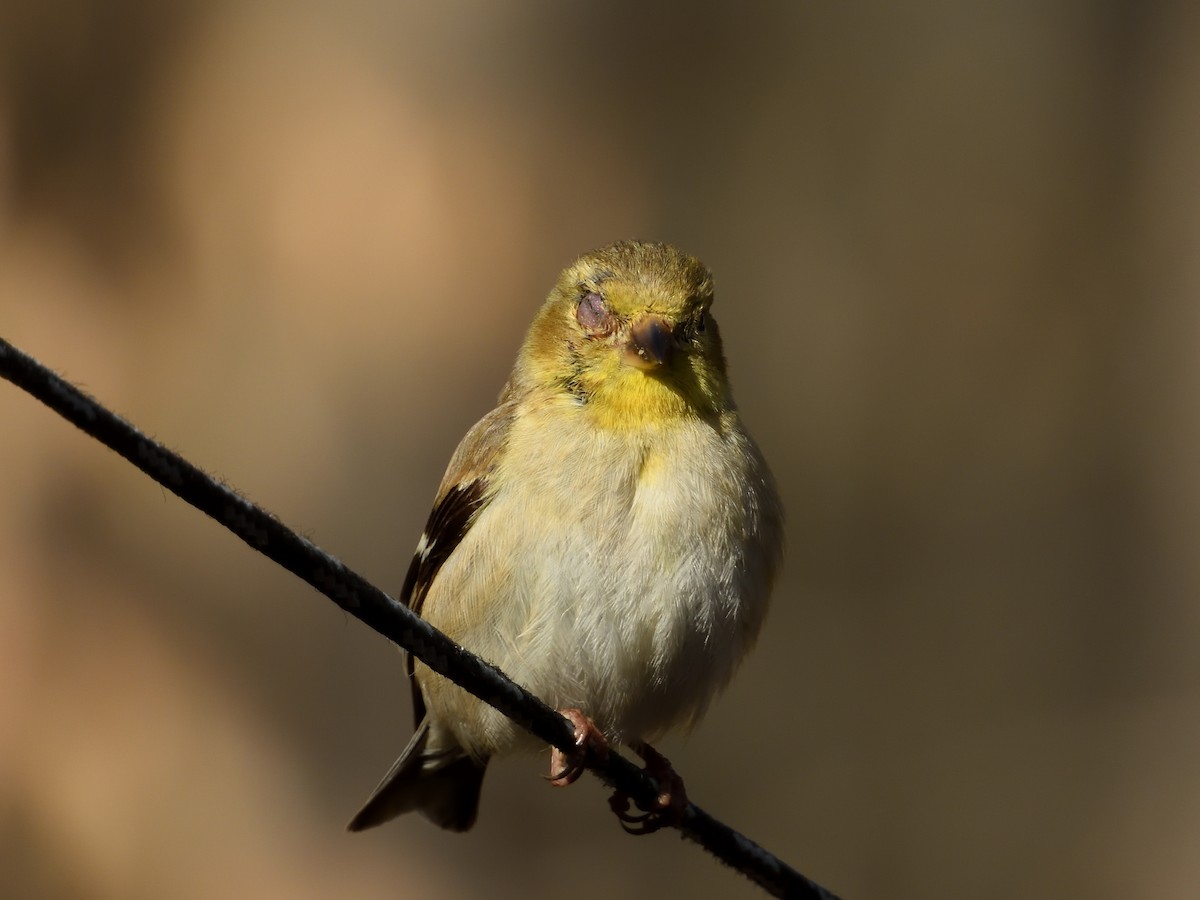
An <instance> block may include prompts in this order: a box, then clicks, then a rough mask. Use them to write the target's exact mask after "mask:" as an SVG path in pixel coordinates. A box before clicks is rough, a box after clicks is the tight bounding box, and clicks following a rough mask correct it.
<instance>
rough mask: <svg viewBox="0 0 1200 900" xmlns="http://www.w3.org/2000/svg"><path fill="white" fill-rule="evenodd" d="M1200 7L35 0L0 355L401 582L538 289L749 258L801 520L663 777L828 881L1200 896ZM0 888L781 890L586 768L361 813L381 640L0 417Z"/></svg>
mask: <svg viewBox="0 0 1200 900" xmlns="http://www.w3.org/2000/svg"><path fill="white" fill-rule="evenodd" d="M1198 39H1200V7H1198V6H1197V5H1196V4H1192V3H1186V2H1171V0H1158V2H1142V3H1134V2H1107V3H1092V4H1086V3H1075V2H1066V0H1052V2H1037V3H1016V4H1012V3H1009V4H967V5H959V4H945V3H937V2H931V0H918V2H915V3H908V4H902V5H897V4H891V3H884V2H869V3H863V4H845V3H805V4H799V3H795V4H792V3H746V4H737V5H734V4H728V5H725V4H715V3H714V4H691V5H689V6H688V7H687V8H686V11H684V10H682V9H670V8H667V7H665V6H663V7H648V6H645V5H643V4H640V3H634V2H628V0H626V2H606V3H599V2H580V3H570V4H563V3H554V2H549V0H543V2H519V3H506V4H493V3H487V2H483V0H474V2H472V0H459V2H452V3H445V4H426V3H404V2H395V0H393V2H387V3H384V2H379V0H348V2H347V0H339V2H337V3H334V2H330V0H304V2H291V3H281V2H273V0H247V2H238V3H232V2H201V0H177V2H173V3H168V4H163V3H156V2H152V0H71V2H67V0H50V2H32V0H7V2H5V3H4V4H3V5H2V6H0V335H3V337H4V338H6V339H8V340H10V341H12V342H13V343H15V344H16V345H17V346H19V347H21V348H23V349H24V350H26V351H27V352H30V353H32V354H34V355H35V356H37V357H39V358H40V359H41V360H42V361H44V362H45V363H46V364H48V365H50V366H51V367H53V368H55V369H57V370H59V371H60V372H62V373H63V374H65V375H66V376H67V377H68V378H70V379H72V380H74V381H75V382H77V383H79V384H81V385H82V386H83V387H84V388H85V389H86V390H88V391H90V392H91V393H93V394H94V395H95V396H97V397H98V398H99V399H101V400H102V401H104V402H106V403H107V404H108V405H109V406H111V407H112V408H114V409H116V410H117V411H119V412H121V413H123V414H124V415H126V416H127V417H129V418H130V419H132V421H133V422H135V423H136V424H137V425H138V426H139V427H141V428H142V429H143V430H145V431H147V432H148V433H150V434H152V435H154V436H156V437H158V438H159V439H161V440H163V441H164V442H166V443H167V444H168V445H170V446H172V447H174V448H176V449H177V450H179V451H181V452H182V453H183V454H184V455H185V456H187V457H188V458H189V459H191V460H193V461H194V462H196V463H197V464H198V465H200V466H202V467H204V468H206V469H208V470H209V471H212V472H214V473H216V474H219V475H220V476H221V477H222V478H224V479H226V480H227V481H228V482H229V483H230V484H232V485H233V486H235V487H237V488H239V489H241V490H243V491H244V492H246V493H247V494H248V495H249V496H250V497H251V498H253V499H254V500H256V501H257V502H260V503H262V504H264V505H265V506H266V507H267V508H269V509H271V510H273V511H274V512H276V513H277V514H278V515H280V516H281V517H282V518H283V519H284V521H286V522H288V523H289V524H291V525H292V526H294V527H297V528H298V529H300V530H301V531H302V532H303V533H305V534H307V535H308V536H310V537H312V538H313V539H314V540H316V541H317V542H318V543H319V544H321V545H322V546H324V547H325V548H327V549H329V550H330V551H331V552H333V553H334V554H336V555H338V556H339V557H340V558H341V559H343V560H344V561H345V562H347V563H348V564H349V565H351V566H352V567H355V568H357V569H358V570H359V571H361V572H362V573H364V574H365V575H367V576H368V577H369V578H371V579H372V580H374V581H375V582H376V583H378V584H379V585H381V586H383V587H384V588H385V589H387V590H389V591H390V592H393V593H394V592H396V591H397V590H398V589H399V586H400V583H401V581H402V579H403V575H404V571H405V568H406V566H407V564H408V561H409V558H410V555H411V552H412V548H413V547H414V546H415V542H416V539H417V536H418V535H419V533H420V530H421V527H422V525H423V523H424V519H425V516H426V513H427V511H428V506H429V503H430V501H431V499H432V497H433V492H434V489H435V487H436V484H437V482H438V480H439V478H440V477H441V474H442V470H443V467H444V466H445V463H446V461H447V460H448V458H449V455H450V453H451V451H452V450H453V448H454V446H455V445H456V443H457V441H458V439H459V438H460V437H461V436H462V434H463V433H464V432H465V431H466V429H467V428H468V427H469V426H470V425H471V424H472V423H473V422H474V421H475V420H476V419H477V418H478V417H479V416H480V415H482V414H483V413H484V412H485V411H487V410H488V409H489V408H490V407H491V404H492V402H493V400H494V398H495V395H496V393H497V392H498V390H499V388H500V386H501V385H502V383H503V381H504V379H505V377H506V375H507V372H508V369H509V366H510V365H511V363H512V360H513V358H514V356H515V354H516V350H517V346H518V343H519V341H520V339H521V336H522V335H523V333H524V330H525V327H526V326H527V324H528V322H529V321H530V319H531V318H532V315H533V312H534V310H535V309H536V308H537V306H538V304H539V303H540V301H541V299H542V298H543V297H544V295H545V293H546V292H547V291H548V290H549V287H550V285H551V284H552V283H553V281H554V279H555V277H556V275H557V273H558V271H559V270H560V269H561V268H562V267H563V266H564V265H566V264H567V263H569V262H570V261H571V260H572V259H573V258H574V257H575V256H576V255H578V254H579V253H581V252H582V251H584V250H587V249H590V248H592V247H595V246H598V245H601V244H604V243H607V242H609V241H611V240H613V239H616V238H622V237H640V238H646V239H658V240H667V241H671V242H674V243H677V244H679V245H681V246H682V247H684V248H685V249H687V250H688V251H690V252H692V253H694V254H696V255H698V256H700V257H701V258H702V259H703V260H705V261H706V262H707V263H708V265H709V266H710V267H711V268H712V269H713V271H714V273H715V275H716V279H717V306H716V311H717V314H718V318H719V319H720V321H721V323H722V326H723V332H724V335H725V339H726V345H727V350H728V354H729V358H730V364H731V370H732V373H733V377H734V380H735V387H736V389H737V395H738V398H739V401H740V404H741V407H742V409H743V412H744V415H745V418H746V420H747V421H748V423H749V424H750V426H751V428H752V429H753V431H754V432H755V434H756V435H757V437H758V439H759V441H760V443H761V444H762V446H763V448H764V451H765V452H766V455H767V457H768V459H769V460H770V461H771V462H772V464H773V466H774V468H775V471H776V473H777V476H778V478H779V481H780V483H781V485H782V489H783V491H784V495H785V500H786V503H787V507H788V511H789V544H788V562H787V569H786V575H785V577H784V580H783V582H782V583H781V584H780V585H779V587H778V589H777V591H776V594H775V599H774V608H773V611H772V615H771V618H770V621H769V623H768V628H767V630H766V632H765V634H764V636H763V638H762V640H761V641H760V644H759V646H758V648H757V650H756V652H755V653H754V654H753V655H752V656H751V657H750V658H749V660H748V661H747V663H746V664H745V666H744V667H743V669H742V671H741V673H740V675H739V677H738V678H737V679H736V680H735V682H734V684H733V685H732V687H731V688H730V690H729V691H728V693H727V694H726V695H725V697H724V698H723V699H722V700H721V701H720V702H719V703H718V704H717V705H716V706H715V707H714V708H713V710H712V712H711V713H710V715H709V716H708V719H707V720H706V721H705V722H704V723H703V724H702V725H701V727H700V728H698V729H697V730H696V731H695V732H694V733H693V734H692V735H691V736H690V737H686V738H684V737H676V738H673V739H669V740H667V741H666V742H664V743H663V745H662V749H663V750H664V751H665V752H667V753H668V754H669V755H670V756H671V757H672V758H673V760H674V761H675V763H676V766H677V768H678V769H679V770H680V772H681V773H683V774H684V776H685V778H686V780H687V784H688V787H689V791H690V793H691V796H692V798H693V799H694V800H695V801H696V802H698V803H699V804H701V805H702V806H704V807H705V808H707V809H708V810H710V811H711V812H713V813H714V814H716V815H717V816H719V817H720V818H722V819H724V820H725V821H727V822H729V823H730V824H732V825H734V826H735V827H737V828H740V829H742V830H744V831H745V832H746V833H747V834H748V835H750V836H752V837H753V838H755V839H756V840H758V841H760V842H761V843H762V844H764V845H765V846H766V847H768V848H770V849H771V850H773V851H775V852H776V853H778V854H779V855H781V856H782V857H784V858H785V859H787V860H788V861H789V862H791V863H792V864H793V865H795V866H796V867H797V868H799V869H801V870H802V871H803V872H805V873H806V874H807V875H809V876H810V877H812V878H815V879H817V880H818V881H820V882H822V883H824V884H826V885H828V886H829V887H831V888H833V889H835V890H837V891H839V892H840V893H842V894H843V895H844V896H845V897H846V898H847V900H852V898H867V897H880V898H883V897H886V898H895V900H905V898H962V897H972V898H982V900H987V898H1010V897H1013V896H1020V897H1029V898H1051V897H1055V898H1057V897H1069V896H1080V897H1083V896H1086V897H1089V898H1118V897H1120V898H1125V897H1129V896H1141V897H1190V896H1194V891H1195V886H1196V884H1197V883H1200V856H1198V855H1197V854H1196V852H1195V850H1196V844H1197V840H1198V839H1200V768H1198V766H1197V760H1200V715H1198V712H1200V603H1198V602H1197V589H1198V588H1200V554H1198V553H1197V552H1196V549H1197V544H1198V540H1200V467H1198V465H1197V463H1198V460H1200V415H1198V411H1197V396H1198V391H1200V354H1198V353H1197V349H1196V348H1197V340H1198V338H1200V303H1198V302H1197V296H1198V292H1200V166H1198V165H1197V160H1200V116H1198V115H1197V110H1198V109H1200V53H1197V52H1196V49H1197V46H1198ZM0 435H2V438H0V496H2V497H3V501H2V502H0V895H3V896H5V897H21V898H24V897H33V898H42V897H45V898H59V897H62V898H73V897H78V898H160V897H181V898H207V897H217V896H242V897H252V896H254V897H267V896H287V897H296V898H322V897H331V896H337V897H354V898H376V897H380V898H382V897H389V898H392V897H406V898H407V897H417V898H460V897H466V898H474V897H479V898H482V897H499V898H518V897H521V898H524V897H539V896H559V895H561V894H562V893H563V892H564V891H568V892H569V893H570V894H571V896H573V897H576V898H580V900H584V898H592V897H611V896H630V897H650V896H665V895H666V894H665V893H664V892H671V895H675V894H676V892H678V895H680V896H702V897H733V898H737V897H747V898H749V897H755V896H759V893H758V891H757V890H756V889H754V888H752V887H751V886H750V885H749V884H748V883H747V882H744V881H743V880H742V879H741V878H740V877H739V876H738V875H736V874H735V873H732V872H730V871H728V870H725V869H723V868H722V867H721V866H719V865H718V864H717V863H715V862H713V861H712V860H711V859H709V858H707V857H706V856H705V855H704V854H703V853H702V852H700V851H699V850H698V849H696V848H695V847H693V846H691V845H687V844H684V843H682V842H681V841H679V840H677V839H675V838H674V837H673V836H672V835H670V834H662V835H658V836H655V837H652V838H646V839H640V840H634V839H631V838H627V837H626V836H625V835H624V834H622V832H621V831H620V829H619V828H618V827H617V823H616V822H615V821H613V819H612V817H611V816H610V814H609V813H608V811H607V807H606V805H605V803H604V795H603V792H602V791H601V789H600V788H599V787H598V786H597V784H596V783H595V782H594V780H591V779H586V780H585V781H583V782H581V783H580V785H578V786H577V787H575V788H573V789H572V790H570V791H552V790H550V789H549V788H548V787H546V785H545V783H544V781H543V779H542V775H543V771H544V768H545V758H544V757H543V758H541V759H532V758H527V759H516V760H511V761H505V762H502V763H500V764H498V765H495V766H494V767H493V768H492V770H491V771H490V773H489V776H488V782H487V785H486V787H485V791H484V806H483V810H482V814H481V817H480V821H479V824H478V826H477V827H476V829H475V830H474V831H473V832H471V833H470V834H468V835H465V836H460V835H450V834H444V833H441V832H440V831H438V830H437V829H435V828H433V827H432V826H430V825H429V824H428V823H426V822H425V821H424V820H422V819H419V818H415V817H410V818H407V819H404V820H401V821H398V822H396V823H393V824H391V825H389V826H387V827H384V828H382V829H379V830H376V831H373V832H370V833H367V834H363V835H350V834H347V833H345V832H344V831H343V826H344V824H345V822H346V821H347V820H348V818H349V816H350V815H351V813H353V812H354V811H355V810H356V809H357V807H358V805H359V804H360V802H361V801H362V800H363V799H364V798H365V797H366V795H367V793H368V792H369V791H370V790H371V789H372V788H373V787H374V785H375V783H376V781H377V780H378V778H379V777H380V776H381V775H382V773H383V772H384V771H385V769H386V768H387V767H388V765H389V764H390V763H391V761H392V760H393V758H394V757H395V755H396V754H397V752H398V751H399V750H400V748H401V747H402V746H403V745H404V743H405V742H406V741H407V739H408V736H409V734H410V724H411V723H410V711H409V706H408V702H409V701H408V692H407V688H406V687H405V685H404V684H403V671H402V664H401V658H400V655H399V654H398V653H397V652H396V651H395V650H394V649H393V648H392V647H391V646H390V645H388V644H387V643H386V642H385V641H384V640H383V639H382V638H380V637H378V636H377V635H375V634H373V633H371V632H369V631H368V630H367V629H366V628H365V627H363V626H361V625H360V624H358V623H357V622H356V621H354V620H353V619H351V618H350V617H348V616H346V615H344V614H342V613H341V612H340V611H339V610H337V609H336V608H335V607H334V606H333V604H331V603H330V602H329V601H327V600H325V599H323V598H322V597H320V596H318V595H317V594H315V593H314V592H313V591H312V590H310V589H309V588H307V587H306V586H305V585H303V584H301V583H300V582H299V581H297V580H296V579H295V578H293V577H291V576H290V575H287V574H286V573H284V572H282V571H281V570H278V569H277V568H276V567H274V566H273V565H271V564H270V563H268V562H267V561H265V560H264V559H263V558H262V557H260V556H258V555H256V554H255V553H253V552H252V551H250V550H249V549H248V548H247V547H246V546H244V545H243V544H242V543H240V542H239V541H237V540H236V539H234V538H233V537H231V536H230V535H229V534H228V533H226V532H224V531H223V530H221V529H220V528H219V527H217V526H216V525H214V524H213V523H212V522H210V521H209V520H207V519H206V518H204V517H203V516H202V515H201V514H199V513H197V512H196V511H194V510H192V509H190V508H188V507H186V506H185V505H184V504H183V503H182V502H180V501H178V500H176V499H175V498H174V497H172V496H170V495H168V494H167V493H166V492H165V491H163V490H161V489H160V488H159V487H157V486H156V485H154V484H153V483H151V482H150V481H149V480H148V479H147V478H146V477H144V476H142V475H141V474H139V473H137V472H136V471H135V470H133V468H132V467H131V466H129V465H128V464H126V463H125V462H124V461H122V460H121V459H119V458H118V457H116V456H115V455H114V454H112V453H110V452H108V451H107V450H104V449H103V448H101V447H100V446H98V445H97V444H95V443H94V442H92V441H91V440H89V439H86V438H84V437H83V436H82V435H81V434H80V433H78V432H76V431H75V430H73V429H72V428H71V427H70V426H68V425H66V424H65V423H64V422H62V421H61V420H59V419H58V418H57V417H56V416H55V415H53V414H51V413H50V412H49V411H47V410H46V409H44V408H42V407H41V406H40V405H38V404H37V403H36V402H35V401H33V400H32V399H31V398H30V397H28V396H26V395H24V394H22V393H21V392H20V391H19V390H17V389H16V388H14V387H12V386H11V385H7V384H0Z"/></svg>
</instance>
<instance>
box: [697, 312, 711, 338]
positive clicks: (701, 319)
mask: <svg viewBox="0 0 1200 900" xmlns="http://www.w3.org/2000/svg"><path fill="white" fill-rule="evenodd" d="M707 327H708V313H707V312H706V311H702V312H701V313H700V315H699V316H697V317H696V334H704V329H705V328H707Z"/></svg>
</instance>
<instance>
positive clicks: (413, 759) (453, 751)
mask: <svg viewBox="0 0 1200 900" xmlns="http://www.w3.org/2000/svg"><path fill="white" fill-rule="evenodd" d="M437 736H438V737H440V735H437ZM447 736H448V735H447ZM435 743H440V742H435ZM448 743H449V744H450V745H449V746H446V747H433V748H431V747H430V725H429V717H428V716H426V717H425V718H424V719H422V720H421V724H420V726H419V727H418V728H417V731H416V734H414V735H413V736H412V740H410V741H409V742H408V746H407V747H405V748H404V752H403V753H401V754H400V758H399V759H397V760H396V762H395V763H394V764H393V765H392V767H391V769H389V770H388V773H387V774H386V775H385V776H383V781H381V782H380V783H379V787H377V788H375V791H374V793H372V794H371V796H370V798H369V799H368V800H367V802H366V803H365V804H364V805H363V808H362V809H360V810H359V811H358V814H357V815H355V817H354V818H353V819H351V820H350V824H349V825H347V826H346V827H347V828H348V829H349V830H350V831H362V830H364V829H366V828H374V827H375V826H376V825H382V824H383V823H384V822H388V821H390V820H392V819H394V818H396V816H399V815H403V814H404V813H407V812H413V811H414V810H416V811H418V812H420V813H421V814H422V815H423V816H425V818H427V819H429V820H430V821H431V822H433V823H434V824H436V825H440V826H441V827H442V828H445V829H448V830H449V831H466V830H467V829H468V828H470V827H471V826H472V825H474V824H475V814H476V813H477V812H478V811H479V791H480V788H481V787H482V786H483V774H484V772H485V771H486V768H487V760H486V759H484V760H483V761H479V760H475V759H473V758H472V757H471V756H469V755H468V754H467V753H466V751H464V750H463V749H462V748H461V747H459V746H457V745H456V744H454V743H453V742H452V741H451V742H448Z"/></svg>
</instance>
